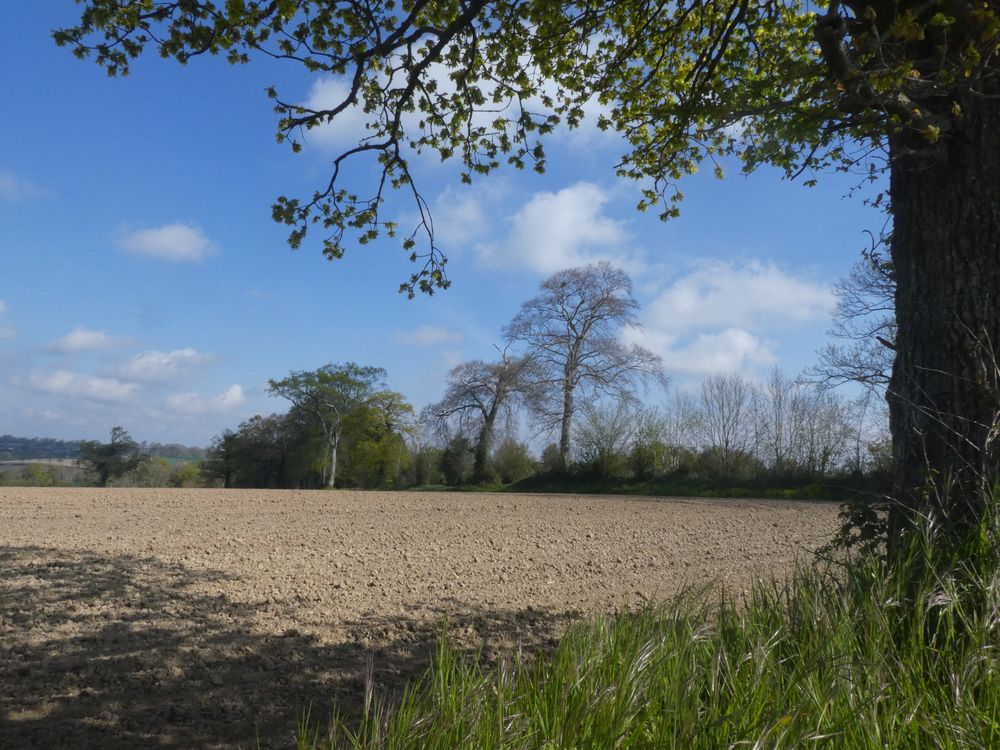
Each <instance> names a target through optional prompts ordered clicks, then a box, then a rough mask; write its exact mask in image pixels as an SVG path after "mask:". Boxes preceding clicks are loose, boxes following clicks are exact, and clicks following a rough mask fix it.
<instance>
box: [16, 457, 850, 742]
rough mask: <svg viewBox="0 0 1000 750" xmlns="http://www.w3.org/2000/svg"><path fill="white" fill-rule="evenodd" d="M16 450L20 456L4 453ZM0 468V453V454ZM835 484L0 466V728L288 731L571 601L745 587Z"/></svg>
mask: <svg viewBox="0 0 1000 750" xmlns="http://www.w3.org/2000/svg"><path fill="white" fill-rule="evenodd" d="M20 463H23V462H20ZM0 470H3V467H2V466H0ZM836 513H837V508H836V506H835V505H831V504H825V503H792V502H779V501H749V500H683V499H671V500H664V499H655V500H654V499H649V498H636V497H629V498H624V497H608V496H601V497H593V496H590V497H572V496H554V495H497V494H488V495H485V494H484V495H477V494H467V493H364V492H344V491H338V492H292V491H256V490H167V489H141V490H139V489H114V490H99V489H38V488H13V487H0V685H4V686H15V685H16V686H17V688H16V689H13V690H12V689H5V690H2V691H0V747H17V748H31V747H38V748H49V747H73V748H109V749H114V748H135V747H146V746H156V747H162V748H188V747H199V748H236V747H237V746H242V747H244V748H249V747H254V746H255V742H256V740H257V736H258V733H259V739H260V745H261V747H264V748H266V747H275V746H282V747H287V746H288V745H289V742H290V740H291V736H292V734H291V733H292V730H293V729H294V720H295V715H296V712H297V711H298V710H299V709H301V708H302V707H304V706H306V705H308V704H309V702H310V701H312V702H313V711H314V717H322V716H324V715H326V714H327V713H328V712H329V708H330V705H331V701H332V700H333V699H337V700H339V701H341V702H342V703H343V704H344V705H346V706H348V707H351V706H354V705H356V704H357V702H358V700H359V699H360V695H361V690H362V679H361V675H362V674H363V672H364V669H365V665H366V662H367V659H368V655H369V653H371V654H372V655H373V664H374V674H375V679H376V682H377V684H379V685H380V686H383V687H386V688H388V689H395V688H398V687H400V686H401V685H402V684H403V683H404V682H405V680H406V679H407V678H408V677H411V676H413V675H415V674H418V673H419V672H420V671H422V670H423V669H424V668H425V666H426V664H427V661H428V658H427V657H428V653H429V651H430V649H431V648H432V646H433V643H434V640H435V637H436V636H437V634H438V633H439V632H440V628H441V627H442V623H443V622H445V621H446V622H447V626H448V628H449V632H450V633H451V637H452V638H453V639H454V640H455V641H456V642H457V643H458V644H459V645H460V646H462V647H468V648H470V649H476V648H483V649H484V651H485V653H486V655H487V656H495V655H497V654H500V653H504V652H507V651H509V650H510V649H512V648H516V647H518V646H519V645H520V646H521V647H523V648H525V649H526V650H529V651H531V650H534V649H535V648H537V647H545V646H546V644H548V643H549V641H550V639H552V638H554V637H557V636H558V634H559V633H560V632H562V630H563V629H564V628H565V626H566V624H567V623H568V622H569V621H571V620H572V619H573V618H574V617H576V616H578V614H579V613H589V612H595V611H609V610H615V609H618V608H621V607H624V606H629V607H636V606H641V605H642V604H643V603H645V602H646V601H649V600H651V599H656V598H658V597H666V596H669V595H671V594H672V593H674V592H675V591H677V590H678V589H679V587H681V586H682V585H685V584H690V585H701V584H704V583H706V582H708V581H710V580H716V581H718V582H720V583H722V584H724V585H725V586H726V587H727V589H728V590H730V591H734V592H738V591H740V590H742V589H743V588H744V587H745V586H747V584H748V583H749V581H750V580H751V579H752V577H753V575H755V574H757V573H760V574H764V575H768V574H771V573H775V574H778V575H780V574H782V573H783V572H786V571H787V570H788V569H789V567H790V565H791V564H792V562H793V561H794V559H795V558H796V557H804V556H806V555H807V554H808V552H809V551H810V550H812V549H814V548H815V547H817V546H819V545H821V544H822V543H824V542H825V541H827V540H828V539H829V537H830V535H831V534H832V532H833V531H834V529H835V527H836Z"/></svg>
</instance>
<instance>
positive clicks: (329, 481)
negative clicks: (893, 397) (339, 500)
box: [326, 435, 340, 490]
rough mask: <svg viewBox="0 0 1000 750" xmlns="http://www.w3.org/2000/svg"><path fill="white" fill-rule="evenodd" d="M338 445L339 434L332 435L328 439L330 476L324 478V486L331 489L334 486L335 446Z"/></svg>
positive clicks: (335, 473) (335, 469) (335, 472)
mask: <svg viewBox="0 0 1000 750" xmlns="http://www.w3.org/2000/svg"><path fill="white" fill-rule="evenodd" d="M339 446H340V435H334V436H333V439H332V440H331V441H330V476H329V478H328V479H327V480H326V486H327V487H329V488H330V489H331V490H332V489H333V487H334V479H336V476H337V448H338V447H339Z"/></svg>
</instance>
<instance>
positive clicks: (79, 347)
mask: <svg viewBox="0 0 1000 750" xmlns="http://www.w3.org/2000/svg"><path fill="white" fill-rule="evenodd" d="M118 343H119V340H118V339H117V338H115V337H114V336H109V335H108V333H107V332H106V331H98V330H93V329H91V328H84V327H83V326H77V327H76V328H74V329H73V330H72V331H70V332H69V333H67V334H66V335H65V336H61V337H60V338H58V339H56V340H55V341H53V342H52V343H51V344H49V350H51V351H54V352H59V353H60V354H77V353H79V352H87V351H93V350H95V349H110V348H112V347H114V346H116V345H117V344H118Z"/></svg>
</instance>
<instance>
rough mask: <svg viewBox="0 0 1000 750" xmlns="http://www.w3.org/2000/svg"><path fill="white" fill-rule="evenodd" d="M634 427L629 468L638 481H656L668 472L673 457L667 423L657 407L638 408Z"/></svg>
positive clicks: (634, 418) (633, 423)
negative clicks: (668, 464) (669, 444)
mask: <svg viewBox="0 0 1000 750" xmlns="http://www.w3.org/2000/svg"><path fill="white" fill-rule="evenodd" d="M632 425H633V426H632V450H631V451H630V452H629V456H628V462H629V466H630V467H631V468H632V472H633V473H634V474H635V477H636V479H639V480H644V481H648V480H651V479H655V478H656V477H657V476H659V475H660V474H663V473H664V472H665V471H666V469H667V463H668V461H669V460H670V456H671V448H670V446H668V445H667V421H666V419H664V417H663V414H662V413H661V412H660V410H659V409H658V408H657V407H655V406H653V407H645V406H637V407H636V409H635V412H634V416H633V420H632Z"/></svg>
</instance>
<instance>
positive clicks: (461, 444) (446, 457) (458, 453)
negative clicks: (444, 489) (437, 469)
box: [441, 435, 474, 485]
mask: <svg viewBox="0 0 1000 750" xmlns="http://www.w3.org/2000/svg"><path fill="white" fill-rule="evenodd" d="M473 465H474V462H473V447H472V443H471V442H470V441H469V438H467V437H465V435H457V436H455V437H453V438H452V439H451V440H449V441H448V444H447V445H446V446H445V448H444V451H442V453H441V472H442V473H443V474H444V481H445V482H447V483H448V484H450V485H459V484H465V483H466V482H467V481H469V479H471V478H472V469H473Z"/></svg>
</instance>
